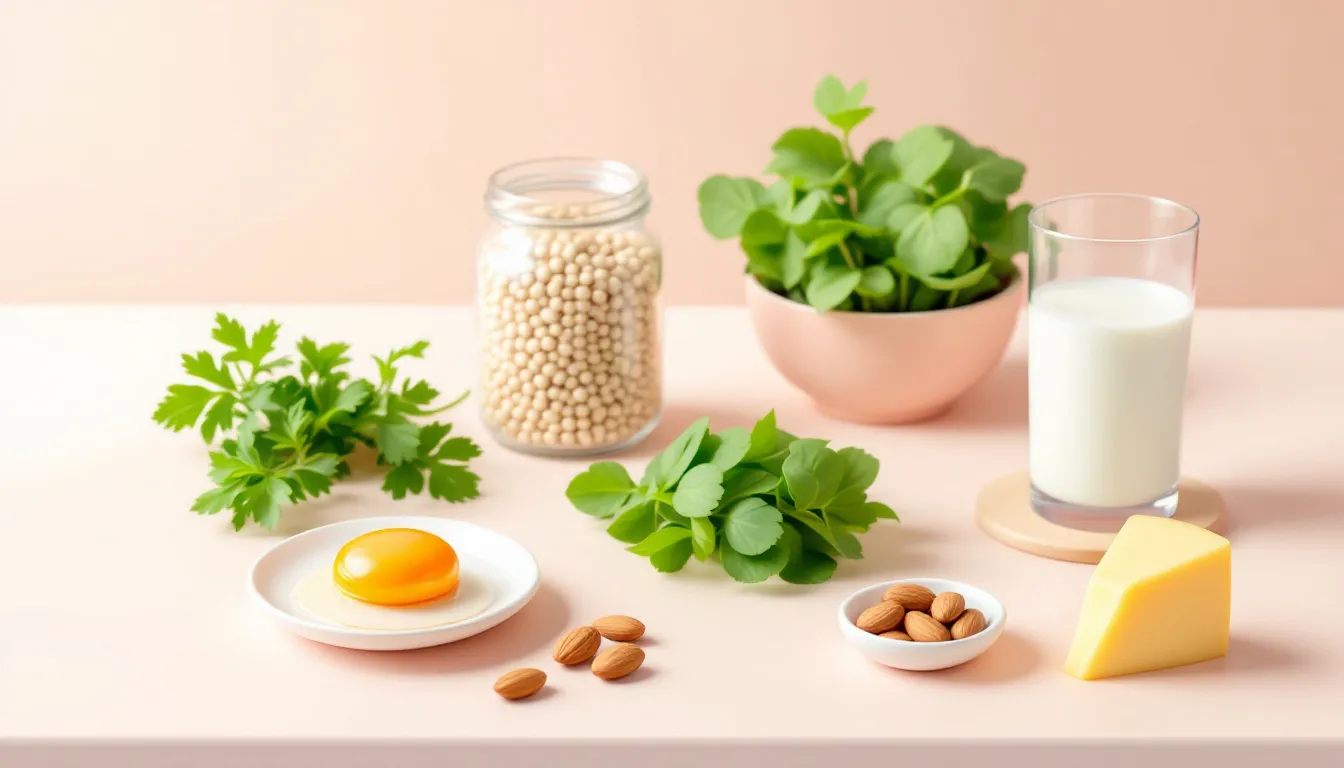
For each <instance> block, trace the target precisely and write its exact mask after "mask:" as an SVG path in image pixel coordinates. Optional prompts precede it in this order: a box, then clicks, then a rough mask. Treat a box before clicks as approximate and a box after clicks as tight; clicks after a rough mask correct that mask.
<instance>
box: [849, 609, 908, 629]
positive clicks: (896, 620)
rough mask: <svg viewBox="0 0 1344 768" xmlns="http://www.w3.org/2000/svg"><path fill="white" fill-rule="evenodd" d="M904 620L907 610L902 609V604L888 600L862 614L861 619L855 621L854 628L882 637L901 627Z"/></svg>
mask: <svg viewBox="0 0 1344 768" xmlns="http://www.w3.org/2000/svg"><path fill="white" fill-rule="evenodd" d="M903 618H905V609H904V608H902V607H901V604H900V603H897V602H895V601H892V600H887V601H885V602H881V603H878V604H877V605H874V606H873V607H871V608H869V609H868V610H866V611H864V612H863V613H860V614H859V618H857V619H855V620H854V626H856V627H858V628H859V629H862V630H863V631H864V632H871V633H873V634H874V635H880V634H882V633H883V632H890V631H891V630H893V629H895V628H897V627H899V626H900V625H901V619H903Z"/></svg>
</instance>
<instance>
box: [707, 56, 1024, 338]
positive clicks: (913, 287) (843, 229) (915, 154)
mask: <svg viewBox="0 0 1344 768" xmlns="http://www.w3.org/2000/svg"><path fill="white" fill-rule="evenodd" d="M867 91H868V86H867V84H866V83H864V82H860V83H859V84H857V85H855V86H854V87H853V88H849V89H846V88H845V86H844V85H843V84H842V83H841V82H840V80H838V79H836V78H835V77H833V76H828V77H826V78H825V79H824V80H822V81H821V83H820V84H819V85H818V86H817V89H816V93H815V94H814V97H813V103H814V104H815V106H816V109H817V111H818V112H820V113H821V114H822V116H824V117H825V118H826V120H827V122H829V123H830V124H831V126H832V127H834V128H835V129H836V130H837V131H838V132H839V135H838V136H837V135H836V134H835V133H833V132H828V131H824V130H821V129H818V128H792V129H790V130H788V131H786V132H785V133H784V135H782V136H780V137H779V139H778V140H777V141H776V142H775V144H774V147H773V149H774V153H775V157H774V160H773V161H771V163H770V164H769V165H768V166H767V167H766V169H765V173H767V174H772V175H774V176H777V177H779V180H778V181H776V182H774V183H773V184H772V185H771V186H770V187H768V188H767V187H765V186H763V185H762V184H761V183H760V182H758V181H756V180H755V179H751V178H736V177H731V176H721V175H720V176H713V177H710V178H709V179H706V180H705V181H704V183H702V184H701V185H700V189H699V200H700V220H701V222H703V224H704V227H705V229H706V230H707V231H708V232H709V234H711V235H713V236H714V237H716V238H719V239H721V240H727V239H731V238H735V237H736V238H740V242H741V246H742V250H743V251H744V252H745V253H746V256H747V272H749V273H751V274H752V275H754V276H755V277H756V278H757V279H758V280H759V281H760V282H761V284H762V285H764V286H765V287H766V288H768V289H770V290H772V291H774V292H776V293H779V294H781V295H784V296H787V297H788V298H790V299H793V300H794V301H797V302H801V303H805V304H810V305H812V306H813V307H815V308H816V309H818V310H821V311H826V310H851V311H852V310H858V311H864V312H915V311H924V310H930V309H943V308H950V307H956V306H961V305H964V304H969V303H971V302H973V301H977V300H979V299H983V298H986V297H988V296H991V295H993V294H995V293H998V292H999V291H1001V290H1003V289H1004V288H1006V287H1007V286H1008V284H1009V283H1010V282H1011V281H1012V280H1013V279H1014V278H1015V276H1016V274H1017V270H1016V268H1015V267H1014V266H1013V263H1012V257H1013V256H1014V255H1015V254H1018V253H1021V252H1023V251H1025V250H1026V248H1027V214H1028V213H1029V212H1030V211H1031V205H1030V204H1029V203H1020V204H1018V205H1017V206H1015V207H1012V208H1010V207H1009V204H1008V200H1007V199H1008V196H1009V195H1012V194H1013V193H1015V192H1017V191H1018V189H1019V188H1020V187H1021V186H1022V177H1023V174H1024V173H1025V172H1026V168H1025V167H1024V166H1023V165H1022V163H1019V162H1018V161H1016V160H1012V159H1009V158H1006V157H1000V156H999V155H998V154H996V153H995V152H994V150H992V149H988V148H985V147H976V146H972V145H971V144H970V143H969V142H967V141H966V139H964V138H962V137H961V136H960V135H959V134H957V133H956V132H955V131H953V130H951V129H949V128H944V127H941V126H933V125H923V126H920V127H918V128H914V129H912V130H911V131H910V132H908V133H906V134H905V135H904V136H902V137H901V138H900V139H898V140H896V141H890V140H887V139H879V140H877V141H875V142H873V143H872V144H871V145H869V147H868V149H867V151H865V152H864V153H863V157H862V160H860V158H859V156H858V155H856V154H855V152H854V150H853V148H852V146H851V144H850V134H851V132H852V131H853V130H854V129H855V127H857V126H858V125H859V124H860V123H862V122H863V121H864V120H866V119H867V118H868V116H869V115H871V114H872V113H873V108H872V107H865V106H863V99H864V96H865V95H866V94H867Z"/></svg>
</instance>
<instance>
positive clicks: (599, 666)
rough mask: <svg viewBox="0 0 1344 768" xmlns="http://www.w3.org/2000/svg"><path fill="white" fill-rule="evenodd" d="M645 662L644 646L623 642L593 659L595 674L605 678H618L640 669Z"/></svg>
mask: <svg viewBox="0 0 1344 768" xmlns="http://www.w3.org/2000/svg"><path fill="white" fill-rule="evenodd" d="M643 663H644V649H643V648H640V647H639V646H638V645H631V644H630V643H621V644H620V645H613V646H612V647H610V648H608V649H607V650H605V651H603V652H601V653H599V654H597V658H595V659H593V674H594V675H597V676H598V677H600V678H602V679H603V680H616V679H618V678H622V677H625V676H626V675H628V674H630V673H631V672H634V671H635V670H636V669H639V665H640V664H643Z"/></svg>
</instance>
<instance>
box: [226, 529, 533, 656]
mask: <svg viewBox="0 0 1344 768" xmlns="http://www.w3.org/2000/svg"><path fill="white" fill-rule="evenodd" d="M383 528H417V529H420V530H422V531H428V532H430V533H432V534H435V535H436V536H441V537H443V539H444V540H445V541H447V542H448V543H449V544H451V545H452V547H453V549H454V550H456V551H457V557H458V562H459V563H460V568H461V570H462V572H463V573H470V574H474V575H477V576H479V577H480V578H482V579H483V580H485V581H486V582H488V583H489V584H490V586H491V587H492V588H493V589H494V598H493V600H492V601H491V603H490V606H489V607H488V608H486V609H485V610H484V611H483V612H481V613H480V614H478V615H476V616H474V617H472V618H470V619H467V620H466V621H463V622H460V623H457V624H451V625H449V626H444V627H429V628H425V629H410V630H395V631H389V630H377V629H356V628H354V627H346V626H343V625H340V624H332V623H329V622H326V621H323V620H321V619H318V618H315V617H313V616H311V615H310V614H308V613H307V612H305V611H304V610H303V609H302V608H300V607H299V606H298V605H296V604H295V602H294V599H293V592H294V585H295V584H297V583H298V582H299V580H300V579H302V578H303V577H304V576H307V575H308V574H310V573H312V572H313V571H315V570H317V569H318V568H322V567H327V568H330V567H331V563H332V561H334V560H335V558H336V553H337V551H339V550H340V548H341V547H342V546H344V545H345V543H346V542H348V541H350V540H351V539H353V538H355V537H356V536H358V535H360V534H362V533H368V532H369V531H376V530H380V529H383ZM247 584H248V590H249V591H251V593H252V596H253V597H254V598H256V600H257V603H258V604H259V605H260V607H261V610H262V612H263V613H265V614H266V615H268V616H270V617H271V618H272V619H273V620H274V621H276V622H278V623H279V624H280V626H282V627H284V628H285V629H288V630H289V631H291V632H293V633H295V634H297V635H299V636H301V637H306V638H308V639H309V640H315V641H317V642H319V643H326V644H327V645H336V646H340V647H342V648H354V649H357V650H364V651H404V650H409V649H411V648H428V647H430V646H433V645H443V644H444V643H451V642H455V641H457V640H462V639H463V638H467V637H471V636H472V635H477V634H480V633H481V632H484V631H486V630H487V629H490V628H491V627H494V626H496V625H498V624H500V623H501V622H503V621H505V620H506V619H508V618H509V617H511V616H513V615H514V614H515V613H517V612H518V611H520V610H522V607H523V606H524V605H527V601H529V600H531V599H532V596H533V595H535V594H536V593H537V587H538V586H540V584H541V571H540V569H538V568H537V561H536V559H535V558H533V557H532V553H530V552H528V551H527V549H525V548H524V547H523V545H521V544H519V543H518V542H516V541H514V540H513V539H510V538H508V537H507V536H503V535H501V534H498V533H495V532H494V531H491V530H489V529H486V528H482V527H481V526H479V525H472V524H471V523H464V522H462V521H460V520H444V519H442V518H437V517H373V518H367V519H363V520H348V521H346V522H343V523H333V524H332V525H324V526H322V527H321V528H314V529H313V530H311V531H305V532H304V533H300V534H298V535H295V536H291V537H290V538H288V539H285V540H284V541H282V542H280V543H279V544H277V545H275V546H274V547H272V548H271V550H270V551H269V552H267V553H266V554H264V555H262V556H261V557H260V558H258V559H257V562H256V564H254V565H253V566H252V573H251V574H250V575H249V576H248V581H247Z"/></svg>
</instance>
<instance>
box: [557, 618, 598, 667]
mask: <svg viewBox="0 0 1344 768" xmlns="http://www.w3.org/2000/svg"><path fill="white" fill-rule="evenodd" d="M601 644H602V636H601V635H599V634H598V633H597V630H596V629H593V628H592V627H577V628H575V629H571V630H570V631H569V632H568V633H566V634H565V636H564V637H562V638H560V642H558V643H556V645H555V654H554V658H555V660H556V661H558V662H560V663H561V664H564V665H566V666H570V665H573V664H582V663H583V662H585V661H587V660H589V659H591V658H593V656H594V655H595V654H596V653H597V648H598V646H600V645H601Z"/></svg>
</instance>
